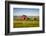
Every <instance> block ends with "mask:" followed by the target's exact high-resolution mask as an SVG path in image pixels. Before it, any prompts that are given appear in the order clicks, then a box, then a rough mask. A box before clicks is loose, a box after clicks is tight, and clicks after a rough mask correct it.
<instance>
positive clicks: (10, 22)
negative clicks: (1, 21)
mask: <svg viewBox="0 0 46 36" xmlns="http://www.w3.org/2000/svg"><path fill="white" fill-rule="evenodd" d="M44 10H45V8H44V3H36V2H17V1H5V35H16V34H30V33H31V34H33V33H44V16H45V15H44V12H45V11H44Z"/></svg>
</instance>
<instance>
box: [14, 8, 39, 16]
mask: <svg viewBox="0 0 46 36" xmlns="http://www.w3.org/2000/svg"><path fill="white" fill-rule="evenodd" d="M22 15H26V16H39V9H38V8H13V16H22Z"/></svg>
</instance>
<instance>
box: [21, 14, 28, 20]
mask: <svg viewBox="0 0 46 36" xmlns="http://www.w3.org/2000/svg"><path fill="white" fill-rule="evenodd" d="M20 18H21V20H27V18H28V17H27V16H26V15H23V16H21V17H20Z"/></svg>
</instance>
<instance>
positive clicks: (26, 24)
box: [13, 21, 39, 28]
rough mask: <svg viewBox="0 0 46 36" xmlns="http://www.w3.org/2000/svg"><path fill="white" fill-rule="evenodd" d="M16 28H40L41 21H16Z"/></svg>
mask: <svg viewBox="0 0 46 36" xmlns="http://www.w3.org/2000/svg"><path fill="white" fill-rule="evenodd" d="M13 23H14V25H13V27H14V28H20V27H21V28H22V27H39V21H14V22H13Z"/></svg>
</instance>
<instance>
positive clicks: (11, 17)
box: [10, 4, 43, 32]
mask: <svg viewBox="0 0 46 36" xmlns="http://www.w3.org/2000/svg"><path fill="white" fill-rule="evenodd" d="M13 8H39V9H40V11H39V13H40V14H39V16H40V19H39V20H40V22H39V24H40V27H30V28H13ZM42 27H43V26H42V6H35V5H19V4H10V32H20V31H39V30H42Z"/></svg>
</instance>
